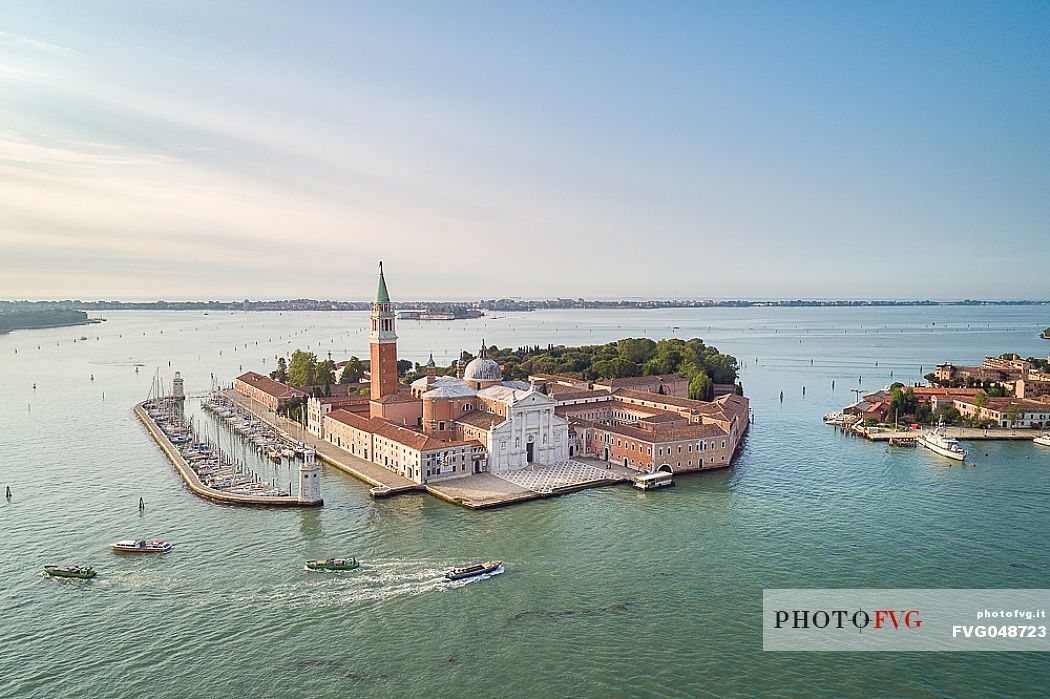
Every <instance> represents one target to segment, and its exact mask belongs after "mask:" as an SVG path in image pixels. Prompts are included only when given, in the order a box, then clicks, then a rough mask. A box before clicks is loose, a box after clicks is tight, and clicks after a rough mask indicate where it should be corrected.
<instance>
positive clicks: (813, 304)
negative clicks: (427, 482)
mask: <svg viewBox="0 0 1050 699" xmlns="http://www.w3.org/2000/svg"><path fill="white" fill-rule="evenodd" d="M1048 304H1050V300H1038V299H1020V300H1003V299H961V300H938V301H934V300H930V299H911V300H891V299H766V300H756V299H735V300H730V299H648V300H639V299H620V300H599V299H584V298H576V299H571V298H554V299H521V298H501V299H481V300H476V301H405V302H401V303H395V304H393V308H394V309H395V310H396V311H398V312H402V313H410V312H414V313H417V314H419V316H420V317H419V318H416V319H419V320H429V319H442V320H448V319H453V318H466V317H471V315H472V314H474V315H476V314H477V313H478V312H479V311H500V312H521V311H536V310H544V309H625V308H643V309H644V308H753V307H760V308H761V307H772V308H825V307H827V308H839V307H844V308H854V307H865V306H870V307H883V306H1043V305H1048ZM371 307H372V302H371V301H337V300H317V299H284V300H255V301H253V300H250V299H244V300H241V301H215V300H213V301H163V300H158V301H104V300H95V301H82V300H80V299H66V300H63V301H28V300H23V301H12V300H6V301H5V300H0V314H3V313H7V312H11V311H25V310H39V309H49V308H55V309H74V310H84V311H120V310H143V311H195V310H204V311H367V310H371ZM405 319H408V318H405ZM1044 337H1050V328H1048V329H1047V332H1046V333H1044Z"/></svg>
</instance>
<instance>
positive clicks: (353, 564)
mask: <svg viewBox="0 0 1050 699" xmlns="http://www.w3.org/2000/svg"><path fill="white" fill-rule="evenodd" d="M360 566H361V564H360V563H358V562H357V559H356V558H353V557H351V558H326V559H325V560H323V561H307V562H306V569H307V570H313V571H322V570H327V571H339V570H354V569H355V568H358V567H360Z"/></svg>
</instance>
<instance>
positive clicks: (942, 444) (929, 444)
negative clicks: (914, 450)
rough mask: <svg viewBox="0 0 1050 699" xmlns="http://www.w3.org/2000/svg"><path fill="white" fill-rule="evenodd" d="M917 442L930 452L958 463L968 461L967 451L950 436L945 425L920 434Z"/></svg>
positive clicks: (916, 439)
mask: <svg viewBox="0 0 1050 699" xmlns="http://www.w3.org/2000/svg"><path fill="white" fill-rule="evenodd" d="M915 441H916V442H918V443H919V444H920V445H921V446H924V447H926V448H927V449H929V450H930V451H932V452H935V453H937V454H940V455H941V456H947V457H948V458H949V459H955V460H956V461H963V460H964V459H966V450H965V449H963V448H962V447H961V446H959V442H958V441H956V439H955V438H954V437H949V436H948V433H947V431H946V430H945V429H944V425H938V426H937V428H936V429H933V430H929V431H928V432H923V433H921V434H919V436H917V437H916V438H915Z"/></svg>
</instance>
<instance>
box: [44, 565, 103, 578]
mask: <svg viewBox="0 0 1050 699" xmlns="http://www.w3.org/2000/svg"><path fill="white" fill-rule="evenodd" d="M44 572H45V573H46V574H47V575H49V576H51V577H52V578H77V579H79V580H90V579H91V578H93V577H95V576H96V575H97V573H96V572H95V569H94V568H92V567H91V566H44Z"/></svg>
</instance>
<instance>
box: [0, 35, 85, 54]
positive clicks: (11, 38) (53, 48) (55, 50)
mask: <svg viewBox="0 0 1050 699" xmlns="http://www.w3.org/2000/svg"><path fill="white" fill-rule="evenodd" d="M0 41H2V42H4V43H7V44H13V45H15V46H25V47H26V48H31V49H35V50H37V51H45V52H47V53H51V54H54V55H56V56H64V57H69V56H72V55H73V54H74V53H75V51H73V49H71V48H69V47H67V46H59V45H58V44H52V43H51V42H49V41H42V40H40V39H34V38H32V37H29V36H21V35H19V34H12V33H10V32H0Z"/></svg>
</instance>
